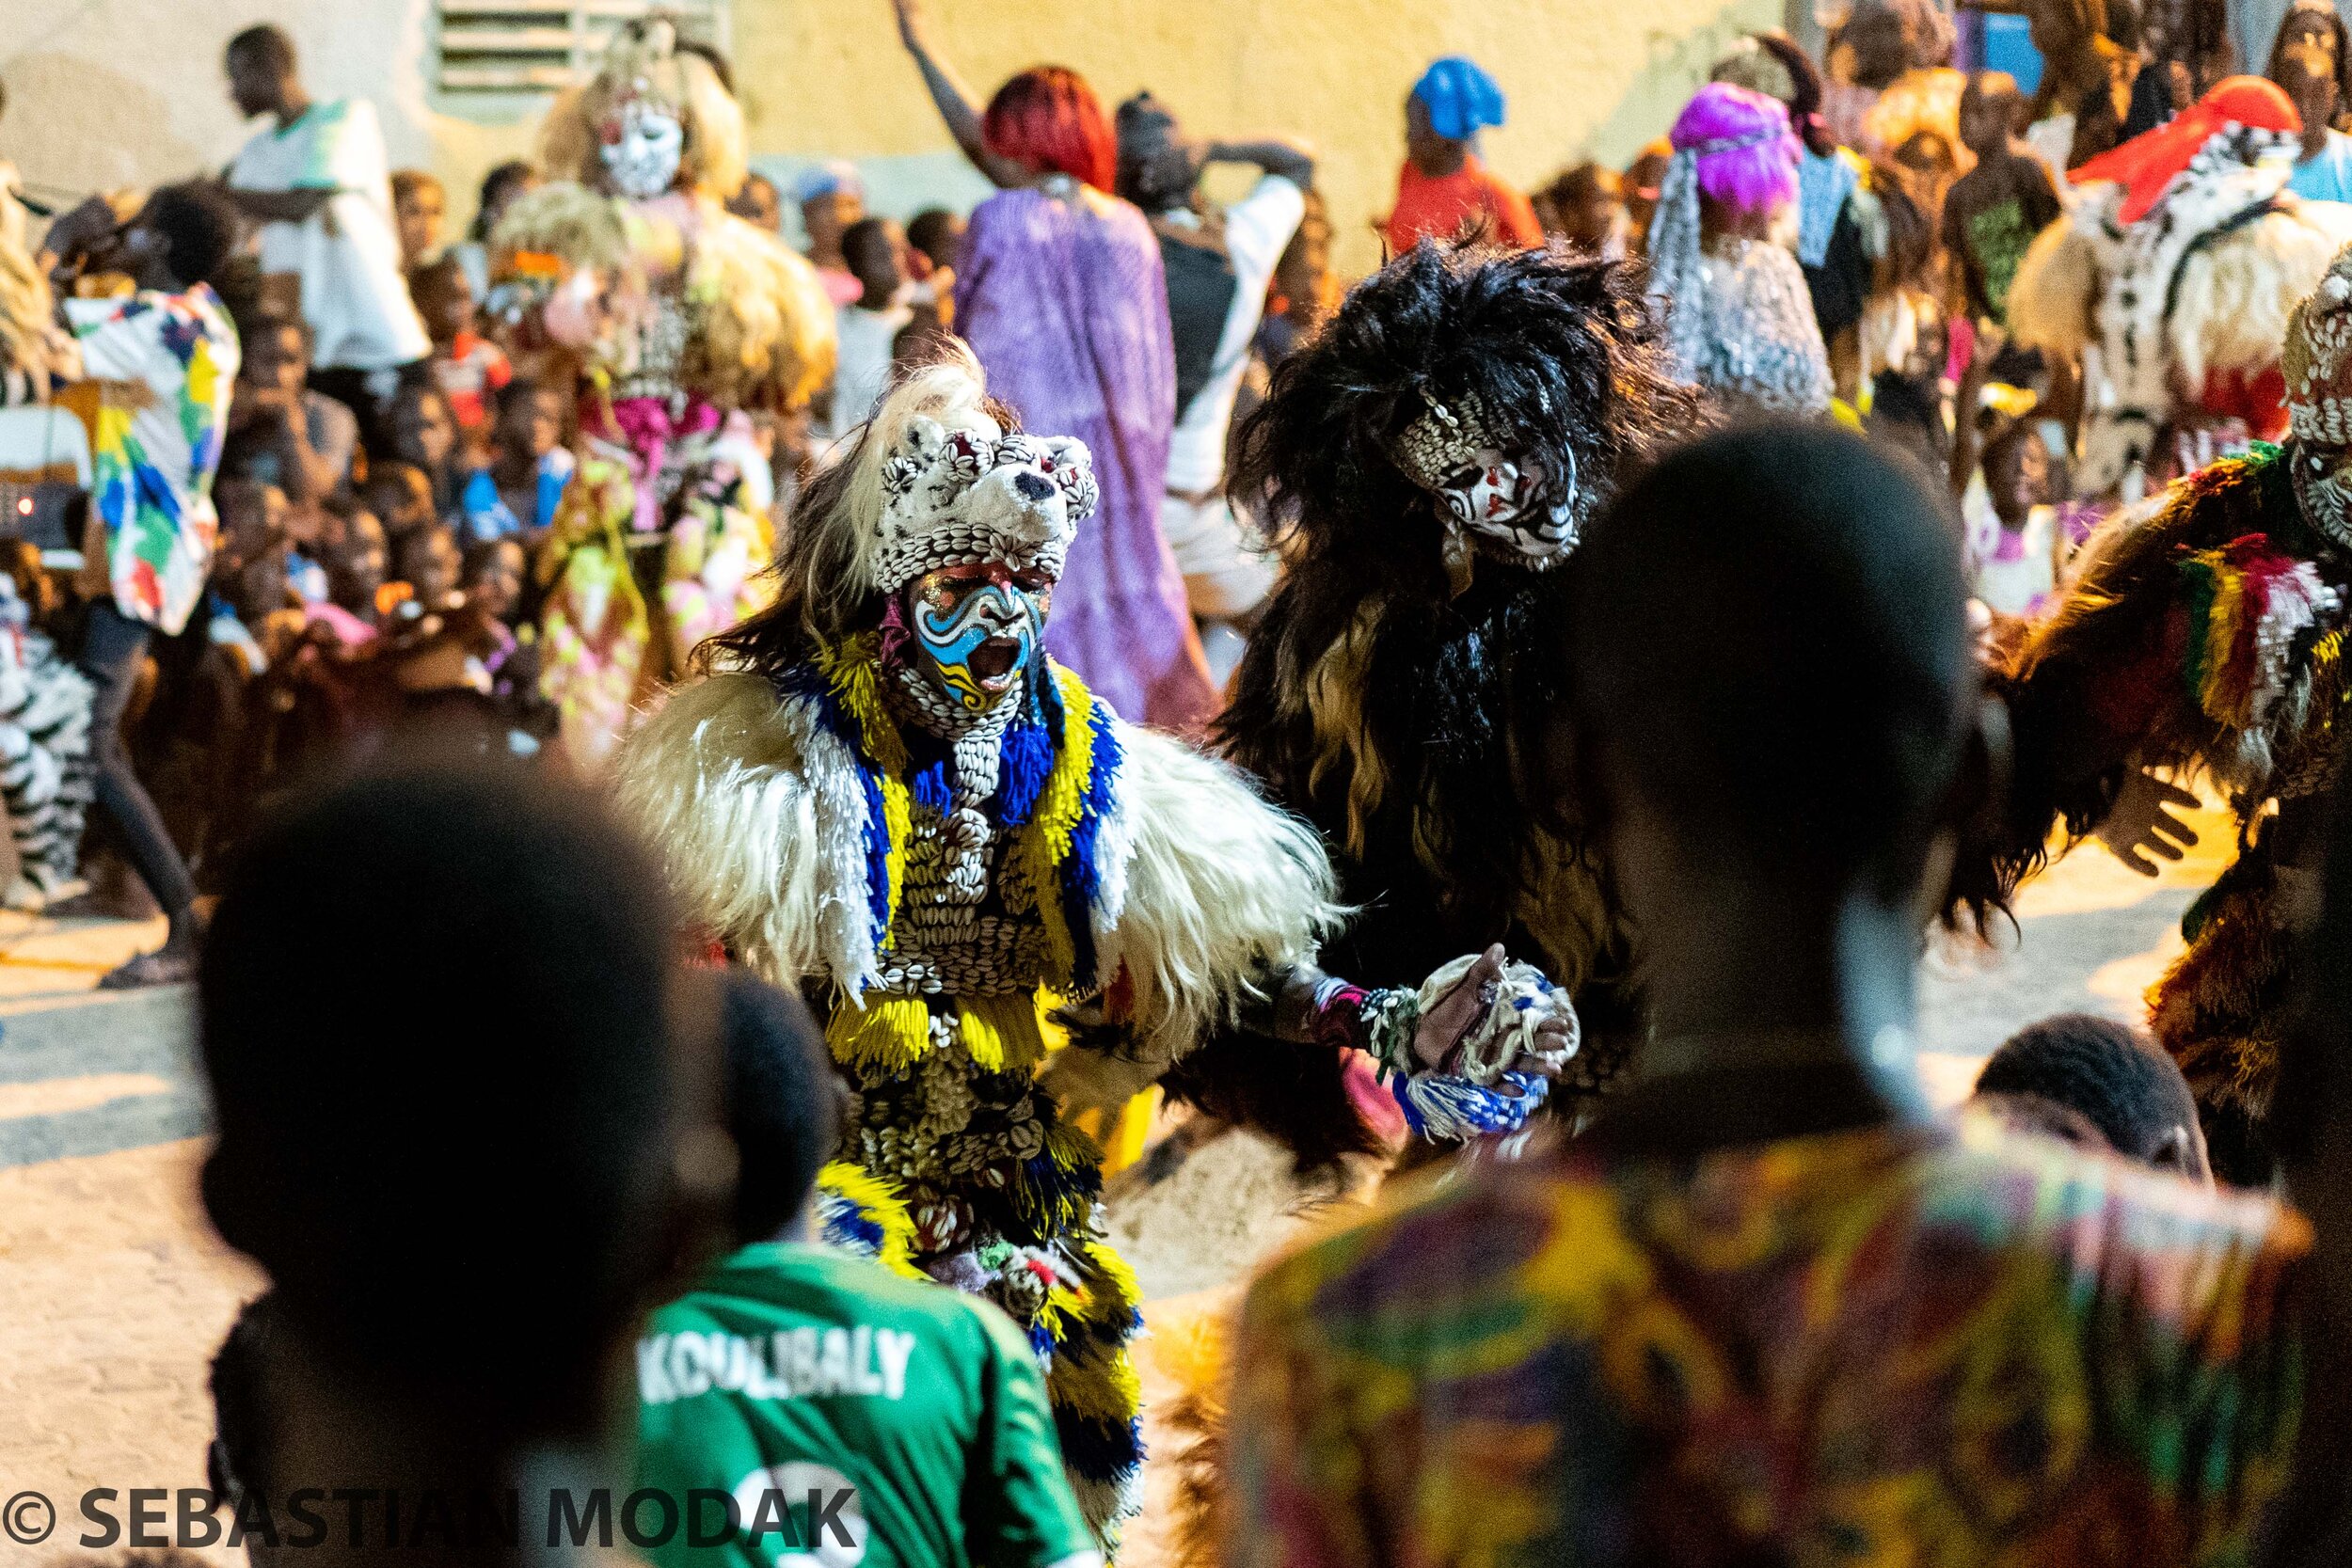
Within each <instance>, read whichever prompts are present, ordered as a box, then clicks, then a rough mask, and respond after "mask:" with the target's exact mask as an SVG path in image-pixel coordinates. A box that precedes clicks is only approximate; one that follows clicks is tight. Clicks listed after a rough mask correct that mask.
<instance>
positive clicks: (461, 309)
mask: <svg viewBox="0 0 2352 1568" xmlns="http://www.w3.org/2000/svg"><path fill="white" fill-rule="evenodd" d="M408 297H409V299H410V300H411V301H412V302H413V303H414V304H415V305H416V307H417V314H418V315H420V316H422V317H423V318H424V329H425V331H426V332H428V333H430V334H432V337H433V342H434V345H435V346H436V347H437V348H447V347H448V346H449V345H450V344H451V343H453V342H454V341H456V339H457V335H458V334H459V333H461V332H471V331H472V330H473V325H474V297H473V281H472V279H470V278H469V277H467V276H466V269H465V268H464V267H463V266H461V265H459V264H458V261H457V258H456V257H454V256H444V257H442V258H441V259H440V260H438V261H422V262H420V263H418V264H417V265H416V266H413V267H410V268H409V269H408Z"/></svg>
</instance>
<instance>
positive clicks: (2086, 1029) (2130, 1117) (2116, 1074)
mask: <svg viewBox="0 0 2352 1568" xmlns="http://www.w3.org/2000/svg"><path fill="white" fill-rule="evenodd" d="M1976 1099H1977V1101H1987V1100H1990V1099H1998V1100H2005V1101H2010V1102H2011V1103H2010V1105H2006V1106H2004V1105H2000V1104H1994V1105H1990V1106H1988V1108H1989V1109H1993V1110H1995V1111H1996V1112H1999V1113H2000V1114H2002V1115H2004V1116H2007V1117H2010V1119H2012V1120H2021V1121H2025V1122H2026V1123H2027V1124H2028V1125H2032V1126H2034V1127H2035V1128H2036V1130H2037V1131H2050V1130H2052V1128H2053V1127H2054V1126H2056V1125H2059V1124H2064V1123H2068V1122H2071V1120H2072V1118H2073V1117H2080V1118H2081V1121H2082V1122H2085V1123H2088V1124H2089V1125H2090V1127H2091V1128H2092V1129H2094V1130H2095V1132H2096V1135H2097V1137H2098V1138H2099V1139H2100V1140H2101V1143H2102V1145H2103V1146H2104V1147H2105V1148H2107V1149H2109V1150H2111V1151H2113V1152H2114V1153H2117V1154H2120V1155H2122V1157H2123V1158H2124V1159H2126V1160H2132V1161H2136V1162H2137V1163H2138V1164H2143V1165H2151V1166H2153V1167H2154V1168H2155V1169H2157V1170H2162V1171H2169V1172H2171V1173H2172V1174H2174V1175H2176V1176H2181V1177H2185V1178H2186V1179H2187V1180H2191V1181H2194V1182H2197V1183H2198V1184H2200V1185H2201V1186H2208V1187H2209V1186H2211V1185H2213V1170H2212V1167H2211V1165H2210V1164H2209V1162H2208V1160H2207V1158H2206V1154H2205V1134H2204V1132H2202V1130H2201V1129H2200V1127H2199V1126H2198V1121H2197V1097H2196V1096H2195V1094H2193V1093H2192V1092H2190V1089H2189V1086H2188V1080H2187V1079H2185V1078H2184V1077H2182V1076H2181V1069H2179V1068H2178V1067H2177V1066H2175V1065H2174V1064H2173V1061H2172V1058H2171V1057H2169V1056H2168V1055H2166V1054H2165V1053H2164V1052H2163V1051H2161V1050H2159V1049H2158V1048H2157V1046H2156V1044H2155V1042H2154V1041H2153V1040H2150V1039H2147V1038H2145V1037H2142V1036H2141V1035H2140V1034H2139V1032H2138V1031H2137V1030H2136V1029H2133V1028H2132V1027H2131V1026H2130V1025H2128V1024H2123V1023H2118V1022H2115V1021H2114V1020H2113V1019H2107V1018H2098V1017H2095V1016H2093V1015H2091V1014H2090V1013H2060V1014H2058V1016H2057V1017H2055V1018H2045V1019H2043V1020H2042V1022H2039V1023H2033V1024H2028V1025H2026V1027H2025V1028H2023V1029H2021V1030H2019V1031H2018V1032H2017V1033H2016V1034H2014V1035H2011V1036H2010V1037H2009V1038H2008V1039H2006V1040H2004V1041H2002V1042H2001V1047H2000V1049H1999V1050H1997V1051H1995V1052H1994V1053H1993V1054H1992V1056H1991V1057H1990V1058H1989V1059H1988V1060H1987V1061H1986V1062H1985V1064H1984V1069H1983V1070H1982V1071H1981V1072H1979V1073H1978V1074H1977V1093H1976ZM2036 1101H2039V1102H2043V1103H2045V1104H2048V1105H2055V1106H2058V1107H2060V1108H2061V1109H2060V1111H2059V1112H2058V1113H2056V1114H2055V1115H2051V1114H2047V1113H2044V1112H2042V1110H2041V1109H2040V1107H2039V1106H2037V1105H2036V1104H2034V1103H2033V1102H2036ZM2019 1102H2023V1104H2022V1105H2021V1104H2020V1103H2019ZM1972 1103H1973V1102H1972ZM2059 1135H2060V1136H2065V1133H2064V1132H2060V1134H2059ZM2067 1141H2069V1142H2080V1141H2081V1140H2080V1138H2079V1137H2068V1138H2067Z"/></svg>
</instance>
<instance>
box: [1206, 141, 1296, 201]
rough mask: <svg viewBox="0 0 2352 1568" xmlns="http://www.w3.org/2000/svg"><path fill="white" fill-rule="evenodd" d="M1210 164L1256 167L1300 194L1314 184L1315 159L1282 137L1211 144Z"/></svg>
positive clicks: (1293, 142) (1209, 152)
mask: <svg viewBox="0 0 2352 1568" xmlns="http://www.w3.org/2000/svg"><path fill="white" fill-rule="evenodd" d="M1208 160H1209V162H1211V163H1213V164H1255V165H1257V166H1258V167H1260V168H1262V169H1263V170H1265V172H1266V173H1268V174H1279V175H1280V176H1281V177H1282V178H1283V179H1285V180H1287V181H1289V182H1291V183H1292V184H1294V185H1296V186H1297V187H1298V188H1299V189H1300V190H1302V191H1303V190H1309V189H1311V188H1312V187H1313V185H1314V182H1315V155H1314V154H1313V153H1312V152H1310V151H1308V150H1307V149H1306V148H1305V147H1304V146H1303V145H1301V144H1300V143H1298V142H1295V141H1285V140H1283V139H1282V138H1281V137H1279V136H1275V137H1269V138H1267V139H1266V140H1264V141H1219V142H1211V143H1210V144H1209V148H1208Z"/></svg>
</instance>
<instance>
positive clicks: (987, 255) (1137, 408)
mask: <svg viewBox="0 0 2352 1568" xmlns="http://www.w3.org/2000/svg"><path fill="white" fill-rule="evenodd" d="M1061 188H1062V189H1064V190H1066V191H1068V192H1069V194H1067V195H1049V194H1047V193H1046V192H1045V191H1043V190H1011V191H1000V192H999V193H997V194H996V195H995V196H993V197H991V198H988V199H987V200H986V201H983V202H981V203H980V205H979V207H978V208H977V210H976V211H975V212H974V213H973V214H972V222H971V228H970V229H969V230H967V231H966V233H965V235H964V242H963V264H962V265H961V266H960V267H959V268H957V270H956V325H957V327H958V329H959V330H960V331H961V332H962V333H963V335H964V337H965V339H966V340H967V341H970V343H971V345H972V349H973V352H974V353H976V354H977V355H978V356H979V359H980V364H981V366H982V367H983V368H984V369H985V370H986V371H987V372H988V389H989V391H990V392H992V393H993V394H994V395H995V396H997V397H999V398H1002V399H1004V400H1005V401H1006V402H1007V403H1009V404H1012V406H1013V407H1014V409H1016V410H1017V411H1018V412H1019V413H1020V415H1021V421H1022V424H1023V425H1024V426H1025V428H1027V429H1029V430H1032V431H1035V432H1037V433H1039V434H1041V435H1046V436H1076V437H1077V438H1078V439H1079V440H1081V441H1084V442H1085V443H1086V444H1087V450H1088V451H1090V452H1091V453H1092V454H1093V456H1094V477H1095V480H1096V482H1097V483H1099V484H1100V485H1101V486H1102V492H1103V499H1102V505H1101V507H1100V509H1099V510H1097V511H1096V513H1095V515H1094V517H1093V519H1092V521H1090V522H1089V523H1088V524H1086V525H1085V526H1084V527H1082V528H1080V529H1079V530H1078V536H1077V538H1076V539H1075V540H1074V541H1073V542H1072V544H1071V546H1070V556H1069V562H1068V564H1067V565H1066V566H1065V568H1064V570H1063V573H1062V579H1061V582H1060V583H1059V584H1058V585H1057V587H1056V588H1055V590H1054V612H1053V617H1052V619H1051V620H1049V621H1048V622H1047V623H1046V626H1045V646H1046V648H1047V650H1048V651H1049V652H1050V653H1052V654H1053V656H1054V657H1056V658H1058V659H1060V660H1061V661H1062V662H1063V663H1064V664H1067V665H1069V666H1070V667H1071V668H1072V669H1073V670H1075V671H1076V672H1077V673H1078V674H1079V676H1080V677H1081V678H1082V679H1084V680H1085V681H1086V683H1087V684H1088V685H1089V686H1090V687H1092V688H1093V689H1094V690H1095V692H1096V693H1097V694H1098V695H1100V696H1102V697H1103V698H1104V700H1106V701H1107V702H1108V703H1109V704H1110V705H1111V706H1112V707H1113V708H1114V709H1116V710H1117V711H1118V712H1120V714H1123V715H1124V716H1126V717H1128V718H1130V719H1139V720H1141V721H1144V722H1146V723H1151V724H1158V725H1162V726H1165V727H1167V728H1170V729H1190V728H1195V727H1197V726H1199V725H1200V724H1201V723H1202V722H1204V721H1206V720H1207V719H1208V717H1209V716H1210V714H1212V713H1213V712H1214V711H1215V710H1216V690H1215V689H1214V688H1213V687H1212V686H1211V685H1210V683H1209V670H1208V661H1207V659H1206V658H1205V657H1202V655H1201V652H1200V636H1199V634H1198V633H1197V632H1196V631H1195V629H1194V627H1193V624H1192V611H1191V608H1190V606H1189V605H1188V604H1187V603H1186V602H1185V598H1184V574H1183V573H1182V572H1180V571H1178V570H1177V567H1176V558H1175V556H1174V555H1173V554H1171V553H1170V552H1169V550H1168V542H1167V541H1166V540H1164V539H1163V538H1161V537H1160V499H1161V497H1162V495H1163V493H1164V492H1165V490H1166V487H1167V481H1168V436H1169V433H1170V432H1171V431H1172V430H1173V429H1174V428H1175V424H1176V351H1175V345H1174V342H1173V341H1172V340H1171V339H1170V337H1169V334H1168V283H1167V278H1166V276H1165V274H1164V273H1163V271H1162V268H1161V263H1160V246H1159V241H1158V240H1157V239H1156V238H1155V237H1154V236H1153V235H1152V226H1151V225H1150V224H1149V223H1147V222H1146V221H1145V220H1144V216H1143V214H1141V213H1140V212H1137V211H1136V209H1135V208H1133V207H1131V206H1129V205H1128V204H1127V203H1126V202H1123V201H1120V200H1117V199H1115V198H1111V197H1106V196H1104V195H1102V194H1101V193H1100V192H1095V191H1089V190H1084V189H1079V188H1075V187H1074V182H1072V183H1070V184H1065V185H1063V186H1062V187H1061Z"/></svg>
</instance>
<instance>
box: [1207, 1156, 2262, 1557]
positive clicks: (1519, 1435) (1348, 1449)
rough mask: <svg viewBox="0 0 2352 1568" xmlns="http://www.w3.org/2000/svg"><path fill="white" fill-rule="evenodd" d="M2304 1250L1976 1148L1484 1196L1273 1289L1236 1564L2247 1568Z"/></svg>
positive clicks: (1235, 1422)
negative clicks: (2180, 1566) (2180, 1567)
mask: <svg viewBox="0 0 2352 1568" xmlns="http://www.w3.org/2000/svg"><path fill="white" fill-rule="evenodd" d="M2307 1245H2308V1230H2307V1228H2306V1227H2305V1226H2304V1225H2303V1223H2302V1222H2301V1221H2300V1220H2299V1219H2298V1218H2296V1217H2295V1216H2293V1215H2291V1214H2289V1213H2286V1212H2283V1211H2281V1210H2280V1209H2279V1208H2277V1207H2276V1206H2274V1205H2272V1204H2271V1203H2269V1202H2268V1201H2266V1200H2264V1199H2260V1198H2256V1197H2251V1196H2215V1195H2212V1194H2208V1193H2204V1192H2201V1191H2199V1190H2196V1189H2192V1188H2190V1187H2188V1186H2186V1185H2185V1184H2179V1183H2175V1182H2172V1181H2170V1180H2168V1179H2165V1178H2161V1177H2157V1176H2154V1175H2153V1174H2152V1173H2147V1172H2140V1171H2135V1170H2131V1169H2127V1168H2126V1167H2124V1166H2123V1165H2122V1164H2119V1163H2116V1162H2113V1161H2108V1160H2102V1159H2096V1158H2091V1157H2088V1156H2083V1155H2080V1154H2078V1153H2076V1152H2074V1151H2073V1150H2070V1149H2065V1148H2060V1147H2058V1146H2057V1145H2055V1144H2045V1143H2042V1142H2038V1141H2033V1140H2028V1139H2026V1138H2024V1137H2022V1136H2020V1135H2017V1134H2013V1133H2009V1132H2002V1131H2000V1130H1999V1129H1996V1128H1994V1127H1991V1126H1989V1125H1986V1124H1984V1123H1982V1122H1981V1121H1979V1120H1975V1119H1971V1120H1969V1121H1967V1122H1965V1123H1963V1125H1962V1126H1961V1127H1959V1128H1958V1129H1957V1130H1954V1129H1932V1130H1925V1129H1910V1130H1901V1131H1896V1130H1874V1131H1867V1132H1848V1133H1840V1134H1836V1135H1832V1136H1823V1137H1816V1138H1808V1139H1801V1140H1793V1141H1789V1142H1786V1143H1779V1144H1772V1145H1767V1146H1763V1147H1760V1148H1740V1149H1730V1150H1724V1151H1718V1152H1715V1153H1711V1154H1708V1155H1706V1156H1703V1157H1700V1158H1698V1159H1696V1160H1691V1161H1667V1160H1644V1159H1633V1158H1618V1159H1615V1160H1613V1161H1609V1160H1604V1158H1603V1157H1602V1156H1601V1155H1599V1154H1597V1152H1595V1151H1594V1150H1592V1149H1589V1148H1586V1149H1572V1150H1570V1151H1568V1152H1565V1153H1563V1154H1559V1155H1555V1156H1550V1157H1548V1158H1545V1159H1541V1160H1536V1161H1531V1162H1529V1163H1528V1164H1523V1165H1520V1166H1518V1167H1505V1168H1500V1169H1492V1168H1490V1169H1488V1170H1486V1171H1484V1172H1482V1173H1480V1174H1478V1175H1476V1176H1474V1177H1472V1178H1470V1179H1467V1180H1462V1181H1460V1182H1458V1183H1457V1184H1455V1185H1454V1186H1451V1187H1449V1188H1444V1189H1440V1190H1439V1191H1438V1192H1437V1193H1436V1194H1435V1195H1434V1196H1427V1197H1424V1198H1422V1200H1420V1201H1417V1202H1410V1203H1407V1204H1405V1205H1404V1206H1402V1207H1400V1208H1398V1209H1395V1210H1393V1211H1391V1212H1389V1213H1388V1214H1387V1215H1386V1216H1385V1217H1383V1218H1380V1219H1377V1220H1375V1222H1373V1223H1371V1224H1369V1225H1366V1226H1364V1227H1359V1228H1358V1229H1354V1230H1351V1231H1348V1232H1345V1233H1343V1234H1341V1235H1338V1236H1336V1237H1333V1238H1330V1239H1327V1240H1325V1241H1322V1242H1320V1243H1316V1244H1313V1245H1311V1246H1308V1247H1306V1248H1304V1249H1303V1250H1301V1251H1299V1252H1297V1253H1295V1254H1294V1255H1293V1256H1291V1257H1290V1258H1289V1259H1285V1260H1284V1261H1282V1262H1280V1263H1279V1264H1278V1265H1276V1266H1275V1267H1274V1268H1273V1269H1272V1270H1270V1271H1269V1272H1268V1273H1267V1274H1266V1275H1264V1276H1263V1277H1262V1278H1261V1279H1260V1280H1259V1281H1258V1283H1257V1284H1256V1286H1255V1287H1254V1288H1253V1290H1252V1291H1251V1292H1250V1295H1249V1300H1248V1307H1247V1309H1246V1311H1245V1315H1244V1321H1243V1323H1242V1326H1241V1330H1240V1342H1239V1347H1238V1351H1239V1354H1238V1360H1237V1365H1236V1370H1235V1376H1236V1386H1235V1389H1234V1405H1233V1417H1232V1445H1233V1447H1232V1452H1233V1463H1232V1486H1233V1488H1234V1496H1233V1499H1232V1509H1231V1511H1230V1513H1229V1515H1228V1519H1227V1526H1228V1529H1229V1542H1230V1545H1231V1553H1230V1557H1229V1560H1230V1561H1232V1562H1233V1563H1235V1564H1240V1565H1248V1568H1256V1565H1260V1564H1275V1563H1281V1564H1298V1565H1308V1564H1313V1565H1320V1564H1332V1565H1339V1564H1347V1565H1350V1568H1353V1565H1356V1564H1364V1563H1387V1564H1396V1565H1399V1568H1427V1565H1435V1564H1475V1565H1479V1568H1508V1565H1514V1564H1535V1563H1542V1564H1547V1565H1581V1564H1636V1563H1641V1564H1664V1563H1672V1564H1675V1565H1677V1568H1716V1565H1724V1568H1728V1565H1730V1564H1735V1563H1737V1564H1759V1563H1780V1564H1830V1563H1836V1564H1902V1565H1904V1568H1963V1565H1966V1568H1991V1565H2010V1564H2014V1565H2018V1568H2024V1565H2026V1564H2037V1565H2038V1564H2052V1563H2066V1564H2070V1565H2074V1568H2084V1565H2095V1564H2115V1565H2119V1568H2123V1565H2128V1568H2162V1565H2168V1564H2175V1563H2198V1564H2233V1563H2239V1562H2243V1561H2245V1560H2247V1558H2248V1556H2249V1550H2250V1543H2251V1541H2252V1540H2253V1538H2254V1536H2255V1534H2256V1532H2257V1529H2258V1528H2259V1526H2260V1524H2261V1522H2262V1521H2263V1520H2264V1519H2265V1515H2266V1514H2267V1513H2268V1512H2269V1511H2270V1509H2271V1507H2272V1505H2273V1504H2274V1503H2275V1502H2276V1500H2277V1499H2278V1497H2279V1496H2280V1492H2281V1490H2282V1489H2283V1487H2284V1484H2285V1481H2286V1479H2287V1467H2288V1458H2289V1453H2290V1450H2291V1447H2292V1442H2293V1437H2294V1433H2295V1426H2296V1412H2297V1401H2298V1393H2299V1377H2298V1366H2297V1354H2296V1339H2295V1336H2294V1333H2293V1330H2292V1326H2291V1325H2292V1313H2291V1311H2290V1309H2289V1307H2288V1304H2287V1303H2286V1301H2285V1299H2284V1298H2285V1296H2286V1293H2287V1291H2288V1290H2289V1288H2290V1286H2291V1284H2292V1283H2293V1281H2294V1279H2295V1277H2296V1275H2298V1274H2299V1270H2298V1268H2297V1267H2296V1261H2295V1260H2296V1259H2298V1258H2299V1257H2300V1256H2301V1255H2302V1253H2303V1252H2304V1250H2305V1248H2306V1247H2307Z"/></svg>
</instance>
